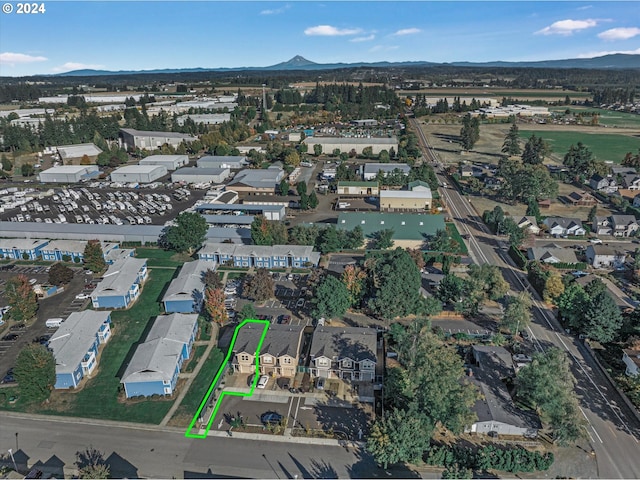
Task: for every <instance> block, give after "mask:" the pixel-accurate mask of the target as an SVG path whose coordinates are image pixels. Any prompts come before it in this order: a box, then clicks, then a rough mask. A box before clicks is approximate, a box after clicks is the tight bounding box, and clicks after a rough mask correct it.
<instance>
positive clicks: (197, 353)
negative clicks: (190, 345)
mask: <svg viewBox="0 0 640 480" xmlns="http://www.w3.org/2000/svg"><path fill="white" fill-rule="evenodd" d="M206 349H207V346H206V345H198V346H197V347H196V348H195V349H194V351H193V356H192V357H191V360H189V363H187V366H186V367H185V369H184V371H185V372H186V373H191V372H193V370H194V369H195V368H196V365H198V361H199V360H200V357H202V355H204V352H205V350H206Z"/></svg>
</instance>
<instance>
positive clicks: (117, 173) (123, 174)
mask: <svg viewBox="0 0 640 480" xmlns="http://www.w3.org/2000/svg"><path fill="white" fill-rule="evenodd" d="M166 174H167V168H166V167H165V166H164V165H127V166H126V167H120V168H118V169H116V170H114V171H113V172H111V181H112V182H124V183H151V182H155V181H156V180H157V179H159V178H161V177H164V176H165V175H166Z"/></svg>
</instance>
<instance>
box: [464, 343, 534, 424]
mask: <svg viewBox="0 0 640 480" xmlns="http://www.w3.org/2000/svg"><path fill="white" fill-rule="evenodd" d="M472 353H473V360H474V366H473V367H471V368H470V376H469V377H467V378H468V380H469V381H470V382H471V383H473V384H475V385H476V386H477V387H478V389H479V390H480V394H481V397H480V399H479V400H477V401H476V403H475V404H474V406H473V407H472V409H473V411H474V412H475V413H476V415H477V417H478V419H477V420H476V421H475V422H474V423H473V424H472V425H471V426H470V427H469V428H467V432H473V433H483V434H498V435H517V436H525V437H535V436H537V434H538V431H539V430H540V429H541V428H542V425H541V423H540V419H539V418H538V416H537V415H536V414H535V413H533V411H530V410H527V411H525V410H523V409H521V408H519V407H518V406H517V405H516V404H515V403H514V402H513V399H512V398H511V395H509V390H508V388H507V385H506V382H507V381H511V380H513V378H514V377H515V369H514V365H513V360H512V358H511V355H510V354H509V352H508V351H507V350H506V349H504V348H503V347H494V346H488V345H487V346H485V345H474V346H473V347H472Z"/></svg>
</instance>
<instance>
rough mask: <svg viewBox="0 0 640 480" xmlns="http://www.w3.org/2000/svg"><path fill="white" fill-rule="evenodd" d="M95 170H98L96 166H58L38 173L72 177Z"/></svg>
mask: <svg viewBox="0 0 640 480" xmlns="http://www.w3.org/2000/svg"><path fill="white" fill-rule="evenodd" d="M96 170H98V167H97V166H96V165H59V166H57V167H51V168H47V169H46V170H43V171H42V172H40V173H46V174H65V175H68V174H71V175H74V174H78V173H80V174H85V173H89V172H95V171H96Z"/></svg>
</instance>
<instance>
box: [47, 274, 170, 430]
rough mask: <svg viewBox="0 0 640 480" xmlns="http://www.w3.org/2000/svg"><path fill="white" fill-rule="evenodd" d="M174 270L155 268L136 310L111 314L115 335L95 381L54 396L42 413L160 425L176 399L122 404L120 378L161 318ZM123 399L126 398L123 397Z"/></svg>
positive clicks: (137, 302) (103, 352) (101, 361)
mask: <svg viewBox="0 0 640 480" xmlns="http://www.w3.org/2000/svg"><path fill="white" fill-rule="evenodd" d="M173 273H174V270H170V269H156V270H153V269H151V270H150V272H149V279H148V280H147V282H146V284H145V285H144V287H143V289H142V293H141V295H140V297H139V298H138V300H137V301H136V303H135V304H134V306H133V307H131V308H130V309H129V310H126V311H119V312H118V311H114V312H113V313H112V314H111V320H112V327H113V336H112V337H111V339H109V342H108V343H107V344H106V345H105V346H104V350H103V351H102V353H101V355H100V360H99V362H100V363H99V364H98V369H97V370H96V371H95V372H94V374H93V375H94V378H91V379H89V380H88V381H87V382H86V384H85V385H84V386H83V388H82V389H81V390H80V391H79V392H77V393H71V392H63V393H59V394H55V393H54V396H53V397H52V404H51V407H53V408H50V409H43V408H42V407H40V406H38V408H37V411H38V413H49V414H54V415H71V416H77V417H89V418H101V419H106V420H123V421H127V422H139V423H153V424H158V423H160V421H161V420H162V419H163V418H164V416H165V415H166V414H167V412H168V411H169V408H171V405H172V404H173V400H143V401H139V402H131V401H128V402H120V401H118V398H119V395H118V391H119V389H120V388H121V384H120V378H121V376H122V374H123V373H124V368H125V367H126V362H127V361H128V360H129V358H130V357H129V356H130V355H132V354H133V352H134V349H135V347H134V345H135V344H136V343H138V342H140V341H143V340H144V338H143V337H144V332H145V329H146V328H147V325H148V323H149V321H150V320H151V319H152V318H153V317H156V316H157V315H159V314H160V313H161V312H160V304H159V303H158V301H159V298H160V294H161V292H162V291H163V289H164V288H165V285H166V284H167V283H168V282H169V281H170V280H171V278H172V277H173ZM120 398H122V397H120Z"/></svg>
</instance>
